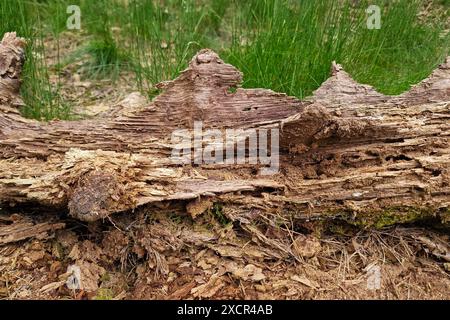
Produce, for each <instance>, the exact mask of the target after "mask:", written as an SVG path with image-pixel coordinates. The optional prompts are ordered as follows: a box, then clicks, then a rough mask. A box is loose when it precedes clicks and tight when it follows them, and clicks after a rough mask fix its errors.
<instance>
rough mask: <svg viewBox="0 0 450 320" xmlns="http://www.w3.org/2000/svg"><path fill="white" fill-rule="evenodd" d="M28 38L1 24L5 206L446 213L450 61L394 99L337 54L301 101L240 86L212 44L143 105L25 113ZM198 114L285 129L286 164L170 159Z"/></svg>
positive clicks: (0, 142) (0, 154)
mask: <svg viewBox="0 0 450 320" xmlns="http://www.w3.org/2000/svg"><path fill="white" fill-rule="evenodd" d="M23 44H24V41H23V40H22V39H19V38H16V37H15V35H14V34H6V35H5V36H4V38H3V41H2V43H1V45H0V77H1V80H0V90H1V91H2V92H0V97H4V98H2V99H1V100H0V101H1V105H0V202H2V203H3V204H11V205H17V204H26V203H35V204H36V203H37V204H40V205H45V206H51V207H58V208H68V209H69V211H70V214H71V215H72V216H74V217H76V218H78V219H81V220H85V221H94V220H98V219H102V218H105V217H107V216H108V215H110V214H112V213H114V212H123V211H127V210H130V209H134V208H136V207H137V206H140V205H144V204H147V203H157V202H165V201H177V200H184V201H188V202H189V201H197V202H198V201H199V200H198V198H199V197H200V198H201V197H207V198H208V199H211V201H214V199H215V198H216V199H218V197H220V198H221V199H224V198H225V197H226V196H227V195H228V200H229V201H231V202H233V201H234V202H236V203H239V202H240V203H244V202H247V204H249V203H250V204H249V206H250V207H251V206H256V205H258V203H260V202H264V203H265V205H267V204H268V205H269V206H276V207H278V208H283V210H290V211H293V212H294V213H295V214H296V215H298V216H320V215H324V214H325V213H330V212H333V213H336V212H343V213H346V214H347V213H348V214H350V215H351V214H354V213H355V212H356V213H362V214H365V213H367V214H369V213H370V212H381V211H383V210H393V209H395V210H398V211H399V212H403V214H405V215H408V214H410V213H411V212H420V213H424V212H425V213H427V214H429V215H436V214H439V215H441V218H444V220H445V219H447V218H446V217H448V215H449V210H448V206H449V204H450V176H449V175H450V173H449V167H450V166H449V165H450V146H449V134H450V107H449V106H450V99H449V97H450V58H447V60H446V61H445V63H443V64H442V65H441V66H439V68H438V69H436V70H435V71H434V72H433V73H432V74H431V75H430V77H429V78H427V79H425V80H424V81H422V82H421V83H419V84H418V85H416V86H414V87H413V88H412V89H411V90H410V91H408V92H406V93H404V94H402V95H399V96H385V95H383V94H380V93H378V92H376V91H375V90H374V89H373V88H372V87H370V86H368V85H361V84H358V83H357V82H356V81H354V80H353V79H352V78H351V77H350V75H348V74H347V73H346V72H345V71H344V70H343V69H342V67H341V66H340V65H338V64H335V63H333V65H332V72H331V77H330V78H329V79H328V80H327V81H325V82H324V83H323V84H322V86H321V87H320V88H319V89H318V90H317V91H316V92H315V93H314V95H313V97H311V98H310V99H307V100H305V101H300V100H298V99H296V98H294V97H289V96H287V95H285V94H280V93H275V92H273V91H271V90H267V89H242V88H239V86H240V84H241V81H242V74H241V73H240V72H239V71H238V70H237V69H236V68H234V67H233V66H231V65H229V64H226V63H224V62H223V61H222V60H221V59H220V58H219V57H218V55H217V54H216V53H214V52H213V51H211V50H208V49H205V50H201V51H200V52H199V53H198V54H197V55H196V56H195V57H194V58H193V59H192V60H191V62H190V64H189V67H188V68H187V69H186V70H185V71H183V72H182V73H181V75H180V76H179V77H178V78H176V79H175V80H173V81H168V82H165V83H162V84H160V85H159V87H160V89H161V90H162V93H161V94H160V95H159V96H158V97H156V98H155V99H154V100H153V101H152V102H151V103H150V104H149V105H148V106H145V107H144V108H123V109H121V110H119V111H117V112H112V113H111V114H110V115H107V116H105V117H102V118H95V119H90V120H81V121H58V120H55V121H51V122H49V123H42V122H38V121H34V120H29V119H25V118H23V117H21V116H20V114H19V113H18V111H17V106H18V104H17V101H20V97H19V96H18V88H19V84H20V81H19V79H20V78H19V76H20V71H21V64H22V63H23ZM2 70H3V71H2ZM4 70H8V71H7V72H5V71H4ZM233 88H237V89H236V90H235V91H234V90H231V89H233ZM232 91H233V92H232ZM195 121H202V123H203V126H204V127H205V128H215V129H219V130H225V129H227V128H233V129H251V128H253V129H258V130H260V129H279V130H280V148H281V150H280V167H281V168H280V171H279V173H277V174H275V175H272V176H262V175H261V174H260V171H259V169H260V168H261V165H252V164H242V165H237V164H235V165H232V166H226V165H214V164H209V165H196V164H195V163H191V164H186V165H178V164H175V163H173V161H171V158H170V155H171V150H172V148H173V143H172V141H171V136H172V132H173V131H174V130H177V129H190V130H192V128H193V126H194V122H195ZM242 194H244V197H246V198H245V199H246V200H242ZM261 195H264V197H263V198H261ZM191 206H192V205H191Z"/></svg>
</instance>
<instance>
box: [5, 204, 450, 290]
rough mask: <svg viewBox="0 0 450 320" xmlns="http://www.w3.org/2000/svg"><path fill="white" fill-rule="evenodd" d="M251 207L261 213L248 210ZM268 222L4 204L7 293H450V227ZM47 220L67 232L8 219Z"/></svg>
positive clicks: (160, 210) (159, 211)
mask: <svg viewBox="0 0 450 320" xmlns="http://www.w3.org/2000/svg"><path fill="white" fill-rule="evenodd" d="M258 214H263V213H258ZM249 215H252V217H253V218H254V219H255V218H256V219H255V220H254V221H256V222H252V223H247V222H245V220H244V219H242V217H243V216H249ZM224 219H226V223H224ZM258 221H261V220H260V219H259V218H258V217H257V216H255V213H252V212H243V213H242V215H241V219H239V220H235V221H231V220H228V219H227V218H226V217H222V216H218V215H217V214H215V213H214V212H207V213H204V214H203V215H202V216H200V217H197V218H196V219H195V220H193V219H192V218H191V217H190V216H187V215H183V214H182V213H181V211H179V210H174V211H172V210H167V208H146V209H141V210H139V211H137V212H135V213H129V214H122V215H117V216H115V217H114V218H112V219H111V220H110V221H104V222H96V223H91V224H87V225H85V224H82V223H80V222H78V221H75V220H71V219H69V218H67V217H64V216H59V217H58V216H57V215H55V214H54V213H49V214H48V215H47V216H45V215H44V216H43V215H30V214H29V215H23V214H17V213H16V214H6V213H3V214H2V215H1V216H0V297H1V298H2V299H450V264H449V262H448V261H449V260H450V259H449V258H450V248H449V246H448V243H449V235H448V232H443V231H439V230H436V229H435V230H433V229H430V228H429V227H417V226H395V227H390V228H386V229H383V230H370V231H364V230H358V229H355V228H354V227H351V226H349V225H346V224H342V223H337V222H327V223H319V224H314V225H313V224H311V223H308V222H305V224H303V225H297V226H296V229H298V230H303V232H302V233H300V232H298V231H294V230H292V229H291V230H290V229H287V228H285V227H274V226H271V225H267V224H263V223H261V222H258ZM41 223H49V224H51V225H53V226H54V228H53V229H57V230H52V229H50V230H47V231H44V232H41V233H37V234H35V236H33V237H30V238H28V239H24V240H20V241H17V242H9V243H8V239H7V238H6V237H5V236H4V234H5V230H7V228H8V227H9V228H11V227H13V226H17V228H18V229H20V228H22V230H24V233H26V230H30V228H32V226H35V227H36V226H38V225H39V224H41ZM61 223H62V224H61ZM2 231H3V232H2ZM447 231H448V230H447ZM77 270H78V271H77ZM77 272H78V274H77ZM74 278H75V279H74ZM77 282H79V283H77ZM71 284H72V285H71ZM73 284H75V285H78V288H80V289H74V288H73ZM69 288H72V289H69Z"/></svg>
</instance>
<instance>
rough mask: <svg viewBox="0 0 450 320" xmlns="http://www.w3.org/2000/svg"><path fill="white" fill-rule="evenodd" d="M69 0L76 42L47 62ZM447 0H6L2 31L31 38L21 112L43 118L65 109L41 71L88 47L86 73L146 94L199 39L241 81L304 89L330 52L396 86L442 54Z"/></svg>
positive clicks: (319, 76) (313, 83) (368, 78)
mask: <svg viewBox="0 0 450 320" xmlns="http://www.w3.org/2000/svg"><path fill="white" fill-rule="evenodd" d="M70 4H75V5H79V6H80V8H81V26H82V30H81V31H70V32H71V33H73V34H76V35H77V36H78V37H80V38H82V39H83V44H82V45H81V46H80V47H79V48H76V49H75V51H74V52H73V53H72V54H71V57H72V59H62V61H59V62H58V64H59V65H58V68H55V66H47V65H45V62H44V59H43V58H42V52H43V48H42V44H43V43H44V39H46V38H48V37H49V36H52V37H53V38H56V39H57V38H58V37H64V36H65V34H67V32H68V31H67V30H66V28H65V22H66V19H67V17H68V14H66V8H67V6H68V5H70ZM370 4H377V5H379V6H380V8H381V11H382V13H381V29H380V30H369V29H367V27H366V19H367V14H366V12H365V9H366V8H367V7H368V6H369V5H370ZM449 6H450V4H449V2H448V1H447V0H445V1H444V0H441V1H436V2H435V5H434V7H433V10H434V9H436V10H438V11H439V12H441V13H442V12H444V14H440V15H439V16H434V13H430V14H429V16H428V17H425V18H423V16H420V17H419V12H420V11H421V10H422V9H423V8H424V5H423V1H421V0H396V1H388V0H384V1H375V0H370V1H369V0H360V1H352V0H341V1H336V0H314V1H312V0H247V1H238V0H215V1H208V0H128V1H124V0H96V1H90V0H4V1H3V2H1V4H0V31H2V33H3V32H5V31H11V30H16V31H17V32H18V33H19V34H20V35H22V36H25V37H27V38H29V39H31V42H30V44H29V46H28V49H27V52H28V55H27V56H28V60H27V65H26V66H25V72H24V85H23V89H22V94H23V95H24V99H25V102H26V104H27V106H26V108H25V109H24V114H25V115H26V116H28V117H33V118H38V119H44V120H49V119H53V118H55V117H56V118H68V117H69V116H70V108H69V106H68V105H67V103H65V102H64V100H63V99H62V98H61V95H60V94H59V91H58V87H57V86H56V87H55V86H54V85H53V86H51V85H50V82H49V80H48V77H49V73H50V72H58V70H59V68H60V67H64V64H65V63H67V62H70V61H73V60H74V59H75V60H77V59H80V60H82V59H84V58H85V56H88V57H89V58H88V59H87V60H86V61H85V60H83V62H84V64H83V66H82V67H83V68H84V70H86V71H87V72H85V74H84V76H85V77H90V78H96V79H97V78H102V77H103V78H112V79H115V78H117V76H118V75H119V74H120V73H121V72H122V71H132V73H133V74H134V76H135V79H133V80H134V81H136V83H137V84H138V86H139V88H140V89H141V90H142V91H143V92H146V93H147V94H148V95H150V96H151V95H153V94H155V86H154V85H155V84H156V83H158V82H160V81H163V80H169V79H173V78H174V77H176V76H177V75H178V73H179V72H180V71H181V70H183V69H184V68H185V67H186V66H187V63H188V62H189V60H190V58H191V57H192V56H193V55H194V54H195V52H197V51H198V50H199V49H201V48H205V47H209V48H212V49H214V50H216V51H217V52H218V53H219V54H220V55H221V57H222V58H223V59H224V60H225V61H226V62H228V63H232V64H234V65H235V66H236V67H237V68H239V69H240V70H241V71H243V72H244V83H243V86H244V87H262V88H270V89H273V90H275V91H280V92H286V93H288V94H290V95H294V96H297V97H299V98H305V97H307V96H309V95H311V93H312V91H313V90H315V89H316V88H318V87H319V86H320V84H321V83H322V82H323V81H324V80H326V79H327V78H328V76H329V70H330V65H331V62H332V61H333V60H336V61H337V62H339V63H341V64H343V66H344V68H345V69H346V70H347V71H348V72H349V73H350V74H351V75H352V76H353V77H354V78H356V79H357V80H358V81H360V82H362V83H368V84H371V85H373V86H374V87H375V88H376V89H378V90H379V91H381V92H383V93H386V94H399V93H401V92H403V91H405V90H407V89H408V88H409V87H410V86H411V85H412V84H415V83H417V82H419V81H420V80H422V79H423V78H425V77H427V76H428V75H429V74H430V72H431V71H432V70H433V69H434V68H435V67H436V66H437V65H438V64H439V63H441V62H442V61H443V60H444V58H445V56H446V55H448V48H449V44H450V37H449V34H448V32H447V33H445V32H444V30H446V29H447V30H448V27H449V26H448V21H447V20H448V14H449ZM11 17H14V18H11ZM31 52H35V53H39V52H40V53H41V55H39V54H34V57H32V55H31ZM30 57H32V58H30ZM65 58H67V57H65ZM65 60H67V61H65ZM55 70H56V71H55Z"/></svg>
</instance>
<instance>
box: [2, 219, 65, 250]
mask: <svg viewBox="0 0 450 320" xmlns="http://www.w3.org/2000/svg"><path fill="white" fill-rule="evenodd" d="M11 222H12V224H8V225H5V226H0V245H3V244H7V243H11V242H17V241H21V240H24V239H29V238H35V237H36V238H40V239H43V238H45V237H47V236H48V233H50V232H52V231H55V230H58V229H62V228H64V227H65V224H64V223H61V222H59V223H51V222H43V223H38V224H34V223H33V222H31V221H28V220H27V219H19V220H13V221H11Z"/></svg>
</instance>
